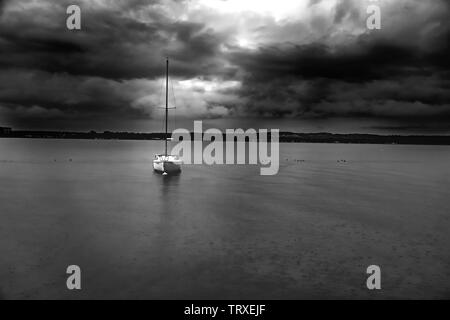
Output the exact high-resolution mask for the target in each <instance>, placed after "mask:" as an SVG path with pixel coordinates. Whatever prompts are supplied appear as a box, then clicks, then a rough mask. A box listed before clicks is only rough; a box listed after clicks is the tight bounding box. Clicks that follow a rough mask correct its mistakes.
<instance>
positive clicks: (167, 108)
mask: <svg viewBox="0 0 450 320" xmlns="http://www.w3.org/2000/svg"><path fill="white" fill-rule="evenodd" d="M168 115H169V58H166V134H165V136H164V137H165V144H166V147H165V151H164V154H165V156H166V157H167V117H168Z"/></svg>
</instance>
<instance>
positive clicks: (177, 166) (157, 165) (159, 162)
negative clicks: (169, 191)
mask: <svg viewBox="0 0 450 320" xmlns="http://www.w3.org/2000/svg"><path fill="white" fill-rule="evenodd" d="M168 116H169V59H166V125H165V135H164V145H165V148H164V154H155V158H154V159H153V170H154V171H156V172H158V173H161V174H162V175H169V174H179V173H180V172H181V164H182V161H181V160H180V158H179V157H178V156H176V155H169V154H167V141H168V140H169V138H168V134H167V130H168Z"/></svg>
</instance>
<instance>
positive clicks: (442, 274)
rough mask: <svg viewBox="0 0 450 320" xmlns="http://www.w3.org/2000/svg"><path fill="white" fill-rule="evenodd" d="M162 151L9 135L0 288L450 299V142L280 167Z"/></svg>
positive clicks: (3, 144)
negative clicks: (370, 282) (162, 159)
mask: <svg viewBox="0 0 450 320" xmlns="http://www.w3.org/2000/svg"><path fill="white" fill-rule="evenodd" d="M160 151H161V143H160V142H157V141H102V140H97V141H95V140H94V141H75V140H31V139H29V140H28V139H0V181H1V182H0V254H1V259H0V298H5V299H9V298H186V299H192V298H208V299H211V298H219V299H221V298H223V299H225V298H235V299H239V298H253V299H258V298H269V299H301V298H450V250H449V246H450V233H449V230H450V212H449V208H450V191H449V186H450V165H449V164H450V148H449V147H439V146H400V145H343V144H282V145H281V147H280V151H281V156H280V157H281V159H280V160H281V166H280V171H279V174H278V175H276V176H260V175H259V167H258V166H232V165H228V166H227V165H220V166H219V165H216V166H206V165H188V166H184V168H183V173H182V174H181V175H180V176H178V177H163V176H161V175H157V174H154V173H153V172H152V165H151V159H152V157H153V154H154V153H157V152H160ZM71 264H76V265H79V266H80V267H81V269H82V290H81V291H78V292H74V291H68V290H67V289H66V287H65V283H66V276H67V275H66V274H65V270H66V267H67V266H68V265H71ZM371 264H376V265H379V266H380V267H381V269H382V290H381V291H376V292H374V291H368V290H367V289H366V286H365V282H366V277H367V275H366V273H365V271H366V268H367V266H369V265H371Z"/></svg>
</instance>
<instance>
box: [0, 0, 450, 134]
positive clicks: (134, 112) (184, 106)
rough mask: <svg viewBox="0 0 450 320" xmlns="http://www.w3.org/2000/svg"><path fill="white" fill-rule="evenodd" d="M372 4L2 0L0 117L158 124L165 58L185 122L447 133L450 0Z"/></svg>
mask: <svg viewBox="0 0 450 320" xmlns="http://www.w3.org/2000/svg"><path fill="white" fill-rule="evenodd" d="M70 4H78V5H79V6H80V7H81V10H82V14H81V17H82V30H81V31H70V30H67V28H66V18H67V14H66V8H67V6H68V5H70ZM369 4H370V2H369V1H367V0H191V1H188V0H172V1H162V0H160V1H143V0H122V1H112V0H110V1H108V0H95V1H94V0H91V1H88V0H86V1H77V0H71V1H66V0H63V1H54V0H34V1H31V0H0V126H2V125H9V126H13V127H16V128H29V129H32V128H40V129H71V130H75V129H80V130H85V129H87V128H92V129H97V130H107V129H111V130H116V129H120V130H128V131H158V130H160V129H161V128H162V127H161V126H158V125H157V123H161V121H160V119H161V116H162V114H163V113H162V112H161V109H160V108H159V107H162V106H163V105H164V96H163V95H162V94H161V93H162V85H163V83H164V81H163V77H164V72H165V65H164V64H165V61H164V59H165V56H168V57H169V58H170V66H171V80H172V81H171V86H170V87H171V92H170V96H171V100H170V102H171V105H172V106H174V105H175V106H176V107H177V109H176V111H175V114H173V113H174V112H173V111H171V113H172V114H173V115H174V116H176V119H177V121H178V123H180V124H183V125H184V126H186V125H187V123H191V122H192V120H194V119H208V123H209V124H210V125H217V126H219V127H227V126H228V127H233V126H237V125H239V126H242V127H250V126H257V127H258V126H259V127H273V128H277V127H279V128H281V129H286V130H293V131H308V130H310V131H314V130H320V131H332V132H333V131H339V132H343V131H344V132H345V131H348V132H350V131H351V132H355V131H360V132H371V131H373V132H378V131H380V130H381V131H383V132H396V133H397V132H401V131H405V132H411V130H412V131H413V132H423V133H428V132H441V133H445V132H448V133H450V66H449V61H450V59H449V54H450V50H449V40H450V19H449V17H450V5H449V4H448V1H445V0H431V1H423V0H422V1H421V0H380V1H378V2H377V4H378V5H379V6H380V8H381V14H382V20H381V22H382V28H381V30H374V31H370V30H367V28H366V18H367V16H368V15H367V13H366V8H367V6H368V5H369ZM172 87H173V92H174V95H173V94H172ZM173 96H175V98H173Z"/></svg>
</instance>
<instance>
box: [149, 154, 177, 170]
mask: <svg viewBox="0 0 450 320" xmlns="http://www.w3.org/2000/svg"><path fill="white" fill-rule="evenodd" d="M182 163H183V162H182V161H181V160H180V159H179V158H178V157H176V156H162V155H156V156H155V159H154V160H153V170H155V171H156V172H158V173H162V174H165V173H166V174H176V173H180V172H181V164H182Z"/></svg>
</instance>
